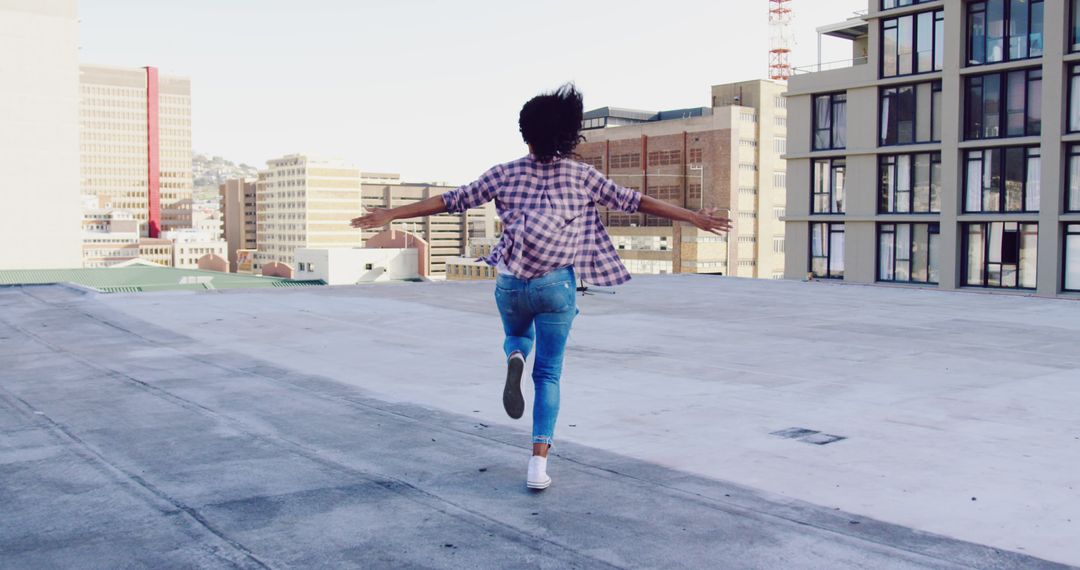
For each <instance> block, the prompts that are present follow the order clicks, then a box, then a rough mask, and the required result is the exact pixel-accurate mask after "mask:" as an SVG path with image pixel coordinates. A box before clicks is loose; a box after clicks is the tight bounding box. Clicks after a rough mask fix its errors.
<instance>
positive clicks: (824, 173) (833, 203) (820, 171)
mask: <svg viewBox="0 0 1080 570" xmlns="http://www.w3.org/2000/svg"><path fill="white" fill-rule="evenodd" d="M813 169H814V171H813V178H814V180H813V188H812V190H811V193H812V201H811V205H810V212H811V213H813V214H842V213H844V174H845V172H846V165H845V162H844V159H842V158H832V159H829V158H826V159H821V160H815V161H813Z"/></svg>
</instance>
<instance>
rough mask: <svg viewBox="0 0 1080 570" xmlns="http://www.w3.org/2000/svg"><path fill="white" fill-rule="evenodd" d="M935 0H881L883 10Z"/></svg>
mask: <svg viewBox="0 0 1080 570" xmlns="http://www.w3.org/2000/svg"><path fill="white" fill-rule="evenodd" d="M933 1H934V0H881V9H882V10H891V9H893V8H900V7H903V6H914V5H915V4H925V3H927V2H933Z"/></svg>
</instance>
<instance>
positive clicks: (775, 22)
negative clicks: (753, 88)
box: [768, 0, 792, 81]
mask: <svg viewBox="0 0 1080 570" xmlns="http://www.w3.org/2000/svg"><path fill="white" fill-rule="evenodd" d="M768 1H769V79H774V80H778V81H787V79H788V78H789V77H791V44H792V41H791V0H768Z"/></svg>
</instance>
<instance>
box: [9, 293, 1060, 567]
mask: <svg viewBox="0 0 1080 570" xmlns="http://www.w3.org/2000/svg"><path fill="white" fill-rule="evenodd" d="M491 286H492V285H491V284H490V283H424V284H408V285H385V286H361V287H341V288H312V289H261V290H249V291H241V290H231V291H219V292H205V293H191V292H164V293H152V294H113V295H98V294H94V293H88V292H85V291H79V290H75V289H72V288H68V287H64V286H58V285H53V286H36V287H8V288H0V362H2V363H3V366H2V367H0V482H2V484H0V513H3V516H0V567H3V568H8V567H10V568H45V567H101V568H114V567H119V566H125V567H154V568H163V567H178V566H183V567H244V568H248V567H251V568H266V567H272V568H276V567H320V566H322V567H350V566H351V567H364V568H374V567H440V568H477V567H515V568H516V567H545V568H549V567H550V568H556V567H589V568H593V567H657V566H665V567H672V566H681V567H696V568H701V567H717V568H829V569H833V568H1054V567H1061V566H1059V565H1058V564H1056V563H1061V564H1074V565H1078V564H1080V546H1078V542H1077V540H1076V539H1077V537H1078V536H1080V492H1078V491H1080V419H1078V417H1080V416H1078V414H1077V410H1078V409H1080V350H1078V348H1077V347H1078V346H1080V303H1076V302H1071V301H1065V300H1046V299H1033V298H1025V297H1016V296H1008V295H981V294H967V293H945V292H937V291H927V290H916V289H901V288H897V289H889V288H878V287H859V286H849V285H836V284H827V283H809V284H807V283H797V282H779V281H777V282H773V281H749V280H739V279H727V278H710V277H695V276H667V277H658V278H637V279H635V280H634V281H632V282H631V283H630V284H629V285H626V286H624V287H621V288H618V289H617V291H618V293H617V294H615V295H595V296H587V297H584V298H580V301H581V309H582V314H581V316H580V317H579V320H578V321H577V323H576V325H575V330H574V332H573V334H572V337H571V340H570V345H569V348H568V355H567V361H566V372H565V374H564V379H563V408H562V413H561V415H560V418H559V425H558V427H557V432H556V447H555V448H554V450H553V453H554V455H555V456H553V458H552V460H551V464H550V472H551V475H552V477H553V478H554V484H553V485H552V487H551V488H550V489H548V490H547V491H545V492H543V493H539V494H532V493H529V492H527V491H526V490H525V489H524V481H523V480H524V474H525V464H526V460H527V454H528V451H527V447H528V428H529V423H528V419H529V416H528V414H526V417H525V418H524V420H522V421H517V422H515V421H513V420H510V419H509V418H507V417H506V416H505V415H504V413H503V411H502V408H501V401H500V391H501V382H502V375H503V369H502V364H501V359H502V357H501V350H500V343H501V331H500V328H499V323H498V316H497V314H496V311H495V308H494V306H493V302H492V295H491ZM527 409H528V408H527ZM787 428H806V429H809V430H814V431H818V432H821V433H822V434H835V435H839V436H844V437H845V438H846V439H843V440H839V441H836V442H834V443H829V444H827V445H813V444H811V443H807V442H806V441H804V440H798V439H790V438H784V437H778V436H776V435H771V433H772V432H777V431H779V430H784V429H787ZM818 437H821V434H818Z"/></svg>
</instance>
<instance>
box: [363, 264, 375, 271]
mask: <svg viewBox="0 0 1080 570" xmlns="http://www.w3.org/2000/svg"><path fill="white" fill-rule="evenodd" d="M374 268H375V265H374V264H371V263H365V264H364V270H365V271H371V270H372V269H374Z"/></svg>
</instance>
